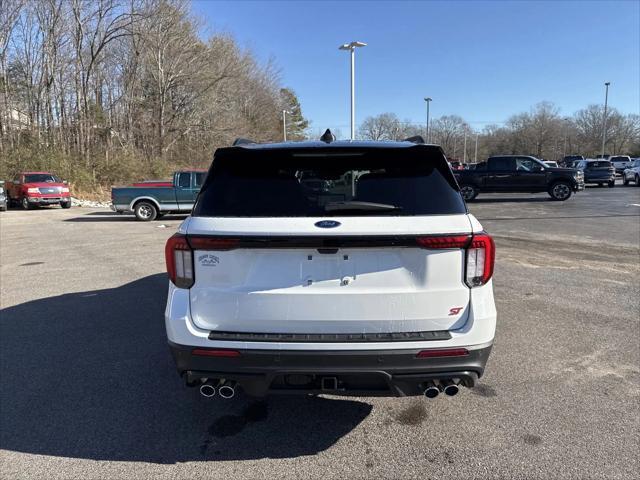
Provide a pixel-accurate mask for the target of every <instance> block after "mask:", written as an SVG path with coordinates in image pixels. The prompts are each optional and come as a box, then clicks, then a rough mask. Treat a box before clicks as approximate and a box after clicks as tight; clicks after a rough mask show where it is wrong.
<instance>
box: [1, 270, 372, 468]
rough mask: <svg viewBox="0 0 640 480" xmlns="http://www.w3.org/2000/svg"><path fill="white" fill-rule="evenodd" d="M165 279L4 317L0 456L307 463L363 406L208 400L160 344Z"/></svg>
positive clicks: (10, 310)
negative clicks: (5, 452)
mask: <svg viewBox="0 0 640 480" xmlns="http://www.w3.org/2000/svg"><path fill="white" fill-rule="evenodd" d="M166 289H167V285H166V276H165V275H164V274H157V275H151V276H148V277H145V278H142V279H140V280H137V281H135V282H132V283H129V284H126V285H123V286H121V287H117V288H112V289H106V290H96V291H87V292H79V293H70V294H65V295H60V296H57V297H51V298H43V299H39V300H34V301H30V302H26V303H23V304H20V305H16V306H12V307H7V308H5V309H3V310H2V311H0V360H1V363H0V372H1V373H0V375H1V378H2V389H1V392H0V407H1V408H0V425H2V428H1V429H0V448H2V449H6V450H12V451H18V452H26V453H32V454H38V455H53V456H61V457H72V458H84V459H93V460H112V461H144V462H155V463H163V464H165V463H176V462H186V461H198V460H208V461H212V460H213V461H215V460H246V459H260V458H290V457H298V456H302V455H314V454H316V453H318V452H321V451H323V450H326V449H327V448H329V447H331V446H332V445H333V444H334V443H336V442H337V441H338V440H339V439H340V438H342V437H343V436H344V435H346V434H348V433H349V432H350V431H351V430H352V429H353V428H355V427H356V426H357V425H358V424H360V423H361V422H362V421H363V420H364V419H365V418H366V417H367V416H368V415H369V413H370V412H371V408H372V407H371V405H369V404H366V403H363V402H359V401H354V400H339V399H336V400H334V399H327V398H320V397H316V398H314V397H309V398H306V397H303V398H296V397H272V398H268V399H266V400H264V401H258V400H251V399H247V398H243V397H240V398H238V399H234V400H229V401H224V400H222V399H219V398H215V399H206V398H203V397H201V396H200V395H199V393H198V391H197V389H188V388H186V387H185V386H184V384H183V382H182V380H181V379H180V378H179V377H178V375H177V373H176V371H175V367H174V364H173V360H172V359H171V356H170V354H169V350H168V348H167V345H166V337H165V331H164V320H163V309H164V302H165V299H166Z"/></svg>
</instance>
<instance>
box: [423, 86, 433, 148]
mask: <svg viewBox="0 0 640 480" xmlns="http://www.w3.org/2000/svg"><path fill="white" fill-rule="evenodd" d="M431 100H433V99H432V98H431V97H425V99H424V101H425V102H427V143H431V142H430V141H429V133H430V132H429V104H430V103H431Z"/></svg>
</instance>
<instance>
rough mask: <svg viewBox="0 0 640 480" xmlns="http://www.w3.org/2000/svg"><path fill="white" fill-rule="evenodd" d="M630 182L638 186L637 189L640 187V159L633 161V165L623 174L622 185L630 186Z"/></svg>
mask: <svg viewBox="0 0 640 480" xmlns="http://www.w3.org/2000/svg"><path fill="white" fill-rule="evenodd" d="M629 182H633V183H635V184H636V187H640V158H636V159H634V160H633V163H632V164H631V165H629V166H627V168H625V170H624V172H622V183H623V184H624V185H629Z"/></svg>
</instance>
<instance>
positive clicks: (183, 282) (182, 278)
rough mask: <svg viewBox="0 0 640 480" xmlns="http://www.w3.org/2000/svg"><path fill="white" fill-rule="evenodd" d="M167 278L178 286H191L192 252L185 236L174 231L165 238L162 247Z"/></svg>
mask: <svg viewBox="0 0 640 480" xmlns="http://www.w3.org/2000/svg"><path fill="white" fill-rule="evenodd" d="M164 257H165V260H166V262H167V273H168V274H169V280H171V281H172V282H173V284H174V285H175V286H176V287H179V288H191V286H192V285H193V279H194V277H193V253H192V252H191V248H190V247H189V243H188V242H187V238H186V237H185V236H184V235H182V234H180V233H176V234H175V235H174V236H172V237H171V238H169V240H167V244H166V245H165V248H164Z"/></svg>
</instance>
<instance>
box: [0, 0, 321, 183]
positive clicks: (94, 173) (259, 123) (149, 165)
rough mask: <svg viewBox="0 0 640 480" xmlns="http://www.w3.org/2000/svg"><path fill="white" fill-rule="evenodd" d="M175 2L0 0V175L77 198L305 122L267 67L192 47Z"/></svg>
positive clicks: (236, 52)
mask: <svg viewBox="0 0 640 480" xmlns="http://www.w3.org/2000/svg"><path fill="white" fill-rule="evenodd" d="M201 27H202V25H201V24H200V23H199V22H198V21H197V19H196V18H194V16H193V14H192V13H191V11H190V8H189V5H188V4H187V3H186V2H184V1H181V0H0V178H2V179H6V178H7V177H8V176H10V175H11V174H12V173H14V172H16V171H20V170H28V169H38V170H54V171H56V172H57V173H58V175H60V176H63V177H65V178H66V179H68V180H70V181H71V182H72V183H74V184H75V186H76V187H77V188H79V189H83V190H86V191H89V190H92V189H96V188H98V189H99V188H100V187H102V186H108V185H110V184H112V183H118V182H126V181H129V180H132V179H137V178H150V177H151V178H153V177H162V176H166V175H167V174H168V173H169V171H171V169H173V168H177V167H180V166H203V165H208V163H209V162H210V160H211V154H212V152H213V150H214V149H215V148H216V147H219V146H225V145H230V144H231V142H232V141H233V139H234V138H236V137H238V136H243V137H248V138H252V139H255V140H258V141H274V140H281V139H282V134H283V132H282V111H283V110H287V111H288V112H290V113H289V114H287V115H288V118H287V127H288V128H287V130H288V132H287V137H288V139H292V140H295V139H299V138H302V137H303V135H304V132H305V129H306V128H307V126H308V123H307V121H306V120H305V119H304V117H303V115H302V112H301V108H300V104H299V101H298V99H297V97H296V95H295V93H294V92H293V91H292V90H291V89H288V88H285V87H284V86H282V85H281V82H280V79H279V75H278V70H277V68H276V67H275V65H274V64H273V62H271V61H270V62H266V63H260V62H259V61H258V60H257V59H256V58H255V56H254V55H253V54H252V53H251V52H250V51H247V50H243V49H242V48H240V47H239V46H238V44H237V42H236V41H235V40H234V39H233V38H232V37H231V36H228V35H221V34H217V35H212V36H210V37H209V38H207V39H204V40H203V37H202V35H201Z"/></svg>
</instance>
